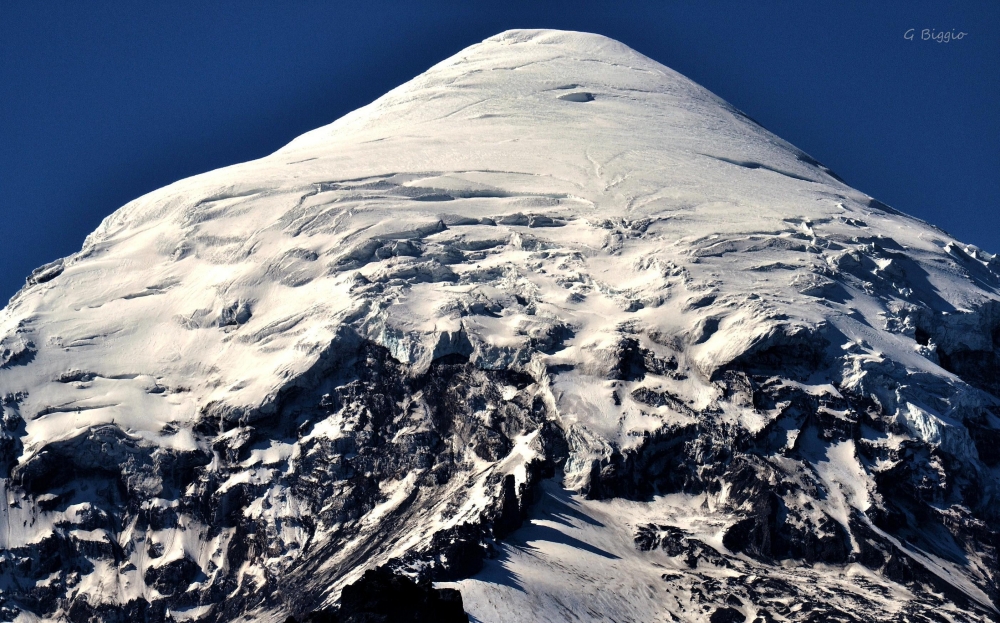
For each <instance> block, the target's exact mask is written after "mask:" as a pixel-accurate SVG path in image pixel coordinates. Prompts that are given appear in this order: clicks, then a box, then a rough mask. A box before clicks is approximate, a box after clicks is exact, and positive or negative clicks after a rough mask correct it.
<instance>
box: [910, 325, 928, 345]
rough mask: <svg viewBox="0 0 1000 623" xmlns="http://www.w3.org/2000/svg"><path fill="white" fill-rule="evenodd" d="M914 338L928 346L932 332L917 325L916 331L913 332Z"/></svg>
mask: <svg viewBox="0 0 1000 623" xmlns="http://www.w3.org/2000/svg"><path fill="white" fill-rule="evenodd" d="M913 339H915V340H917V344H920V345H922V346H927V345H928V344H929V343H930V341H931V334H930V333H928V332H927V331H924V330H923V329H921V328H919V327H917V330H916V332H914V334H913Z"/></svg>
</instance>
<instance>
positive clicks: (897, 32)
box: [0, 0, 1000, 304]
mask: <svg viewBox="0 0 1000 623" xmlns="http://www.w3.org/2000/svg"><path fill="white" fill-rule="evenodd" d="M373 4H374V3H371V2H365V3H361V2H358V3H352V2H346V1H343V0H341V1H338V2H325V1H324V2H318V1H317V2H311V1H306V0H286V1H282V2H270V3H265V2H255V1H253V0H238V1H236V0H233V1H227V0H213V1H212V2H206V1H205V0H198V1H187V0H171V1H170V2H160V3H154V2H125V1H121V2H117V3H112V2H102V1H100V0H88V1H87V2H64V1H60V2H50V1H48V0H3V1H2V2H0V231H2V236H0V300H6V299H7V298H8V297H10V296H11V295H13V294H14V292H15V291H16V290H17V289H18V288H19V287H20V286H21V285H22V284H23V283H24V278H25V277H26V276H27V274H28V273H29V272H30V271H31V270H32V269H33V268H35V267H37V266H39V265H41V264H43V263H46V262H49V261H52V260H54V259H56V258H58V257H62V256H65V255H69V254H70V253H73V252H75V251H77V250H78V249H79V248H80V245H81V244H82V242H83V239H84V237H85V236H86V235H87V234H88V233H89V232H90V231H91V230H93V229H94V228H95V227H96V226H97V225H98V224H99V223H100V221H101V219H102V218H104V217H105V216H107V215H108V214H110V213H111V212H113V211H114V210H115V209H117V208H118V207H119V206H121V205H123V204H124V203H126V202H128V201H129V200H131V199H133V198H135V197H137V196H139V195H142V194H144V193H146V192H148V191H151V190H154V189H155V188H158V187H160V186H163V185H165V184H168V183H170V182H173V181H175V180H178V179H181V178H183V177H187V176H189V175H193V174H196V173H201V172H204V171H208V170H211V169H214V168H217V167H220V166H224V165H228V164H233V163H236V162H241V161H244V160H249V159H252V158H257V157H260V156H263V155H266V154H268V153H270V152H272V151H274V150H275V149H277V148H279V147H280V146H282V145H283V144H285V143H287V142H288V141H289V140H291V139H292V138H294V137H295V136H297V135H299V134H301V133H303V132H305V131H307V130H310V129H312V128H315V127H318V126H320V125H324V124H326V123H329V122H331V121H333V120H334V119H336V118H338V117H340V116H341V115H343V114H345V113H347V112H349V111H351V110H353V109H355V108H357V107H359V106H362V105H364V104H366V103H368V102H370V101H371V100H373V99H375V98H376V97H378V96H379V95H381V94H382V93H384V92H385V91H387V90H389V89H390V88H392V87H394V86H397V85H399V84H401V83H403V82H405V81H406V80H408V79H410V78H412V77H413V76H415V75H417V74H419V73H421V72H422V71H424V70H425V69H427V68H428V67H429V66H431V65H432V64H434V63H436V62H438V61H440V60H442V59H444V58H446V57H448V56H450V55H452V54H454V53H455V52H457V51H459V50H460V49H462V48H463V47H465V46H467V45H470V44H472V43H475V42H477V41H481V40H482V39H485V38H486V37H489V36H491V35H493V34H496V33H497V32H500V31H502V30H506V29H508V28H561V29H569V30H583V31H590V32H596V33H600V34H603V35H607V36H609V37H612V38H615V39H618V40H620V41H622V42H624V43H625V44H627V45H629V46H631V47H633V48H635V49H636V50H638V51H639V52H642V53H643V54H645V55H647V56H649V57H652V58H653V59H655V60H657V61H659V62H661V63H663V64H665V65H668V66H670V67H672V68H673V69H676V70H677V71H679V72H681V73H683V74H685V75H687V76H688V77H690V78H692V79H693V80H695V81H697V82H699V83H700V84H702V85H704V86H705V87H707V88H709V89H711V90H712V91H714V92H715V93H717V94H718V95H720V96H721V97H723V98H725V99H726V100H728V101H729V102H731V103H732V104H734V105H735V106H737V107H738V108H740V109H741V110H743V111H744V112H746V113H747V114H748V115H750V116H751V117H753V118H754V119H756V120H757V121H758V122H760V123H761V124H762V125H764V126H765V127H766V128H768V129H769V130H771V131H773V132H775V133H776V134H778V135H779V136H781V137H782V138H784V139H786V140H788V141H789V142H791V143H793V144H794V145H796V146H798V147H799V148H801V149H803V150H805V151H806V152H808V153H809V154H811V155H812V156H813V157H814V158H816V159H817V160H819V161H821V162H823V163H824V164H826V165H827V166H829V167H830V168H832V169H833V170H834V171H835V172H836V173H838V174H839V175H840V176H841V177H843V178H844V179H845V180H846V181H847V182H848V183H849V184H851V185H852V186H855V187H857V188H859V189H860V190H862V191H864V192H866V193H868V194H870V195H872V196H874V197H876V198H878V199H879V200H881V201H883V202H885V203H888V204H889V205H892V206H893V207H896V208H898V209H900V210H903V211H905V212H908V213H910V214H913V215H915V216H918V217H920V218H923V219H925V220H928V221H930V222H932V223H934V224H936V225H938V226H940V227H941V228H943V229H945V230H946V231H949V232H950V233H952V234H953V235H955V236H957V237H959V238H960V239H962V240H964V241H967V242H971V243H974V244H977V245H979V246H980V247H982V248H983V249H985V250H987V251H991V252H1000V106H998V95H1000V2H997V1H996V0H977V1H972V0H969V1H965V2H961V1H955V0H937V1H934V2H928V1H924V0H905V1H890V0H878V1H874V0H864V1H855V2H852V1H847V0H838V1H827V0H809V1H804V0H794V1H762V2H746V1H745V0H741V1H735V0H734V1H731V2H720V1H713V0H701V1H698V2H695V1H688V2H668V1H665V0H660V1H659V2H635V3H627V2H610V1H607V2H592V3H588V2H585V1H583V0H577V1H576V2H561V1H546V0H534V1H532V2H503V3H497V2H491V3H486V2H480V3H476V2H471V1H468V0H466V1H464V2H430V1H423V2H393V3H382V4H378V5H373ZM909 29H914V30H913V31H912V34H913V35H914V36H913V38H912V39H907V38H906V36H905V35H906V33H907V31H908V30H909ZM924 29H927V30H928V31H934V32H935V33H936V32H947V33H949V34H950V33H952V32H954V33H955V34H958V33H962V32H964V33H967V34H966V35H964V36H963V37H962V38H961V39H959V40H953V41H950V42H940V43H938V42H936V41H934V40H922V37H921V35H922V31H923V30H924ZM928 34H929V35H930V34H934V33H931V32H928ZM0 304H2V303H0Z"/></svg>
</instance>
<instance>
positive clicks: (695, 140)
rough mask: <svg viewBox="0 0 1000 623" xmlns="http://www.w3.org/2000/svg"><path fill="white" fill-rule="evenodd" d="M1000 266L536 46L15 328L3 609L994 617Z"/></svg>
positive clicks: (188, 212) (193, 225)
mask: <svg viewBox="0 0 1000 623" xmlns="http://www.w3.org/2000/svg"><path fill="white" fill-rule="evenodd" d="M998 348H1000V258H998V257H996V256H994V255H992V254H989V253H986V252H984V251H982V250H980V249H978V248H976V247H974V246H970V245H965V244H962V243H961V242H959V241H957V240H955V239H953V238H952V237H951V236H950V235H948V234H947V233H946V232H944V231H942V230H941V229H938V228H937V227H934V226H933V225H930V224H928V223H925V222H923V221H921V220H919V219H916V218H913V217H910V216H907V215H906V214H904V213H902V212H899V211H897V210H895V209H893V208H891V207H889V206H887V205H885V204H883V203H881V202H879V201H877V200H876V199H873V198H872V197H869V196H868V195H866V194H864V193H862V192H860V191H858V190H855V189H853V188H851V187H850V186H848V185H847V184H846V183H844V181H842V180H841V179H840V178H839V177H837V176H836V174H834V173H833V172H832V171H830V170H829V169H827V168H826V167H824V166H823V165H822V164H820V163H819V162H817V161H816V160H814V159H813V158H811V157H810V156H809V155H807V154H805V153H804V152H802V151H801V150H799V149H797V148H795V147H794V146H792V145H790V144H789V143H787V142H785V141H783V140H782V139H780V138H778V137H777V136H775V135H773V134H771V133H770V132H768V131H767V130H765V129H764V128H762V127H761V126H760V125H758V124H757V123H756V122H754V121H753V120H752V119H750V118H749V117H747V116H746V115H745V114H743V113H742V112H740V111H739V110H737V109H736V108H734V107H733V106H731V105H729V104H728V103H726V102H725V101H723V100H721V99H720V98H718V97H717V96H715V95H713V94H712V93H710V92H709V91H707V90H706V89H704V88H702V87H701V86H699V85H697V84H695V83H693V82H692V81H690V80H688V79H687V78H685V77H683V76H681V75H679V74H678V73H676V72H674V71H672V70H670V69H669V68H667V67H665V66H663V65H661V64H659V63H657V62H656V61H653V60H651V59H649V58H647V57H645V56H643V55H641V54H639V53H638V52H635V51H633V50H631V49H630V48H628V47H627V46H625V45H623V44H621V43H618V42H616V41H613V40H611V39H608V38H605V37H602V36H599V35H593V34H586V33H575V32H561V31H552V30H514V31H507V32H504V33H501V34H499V35H497V36H495V37H491V38H489V39H487V40H485V41H483V42H482V43H479V44H476V45H473V46H471V47H469V48H467V49H465V50H463V51H461V52H459V53H458V54H456V55H455V56H453V57H451V58H449V59H447V60H444V61H442V62H441V63H439V64H437V65H435V66H434V67H432V68H430V69H429V70H427V71H426V72H425V73H423V74H421V75H420V76H418V77H416V78H414V79H413V80H411V81H410V82H407V83H406V84H404V85H402V86H400V87H398V88H396V89H393V90H392V91H390V92H388V93H387V94H385V95H384V96H383V97H381V98H379V99H378V100H376V101H374V102H372V103H371V104H369V105H367V106H364V107H362V108H360V109H358V110H356V111H354V112H352V113H350V114H348V115H346V116H345V117H343V118H341V119H338V120H337V121H335V122H333V123H331V124H330V125H328V126H325V127H322V128H319V129H317V130H314V131H312V132H309V133H307V134H304V135H302V136H300V137H299V138H297V139H295V140H293V141H292V142H291V143H289V144H288V145H286V146H285V147H283V148H282V149H280V150H278V151H277V152H275V153H273V154H271V155H269V156H267V157H265V158H261V159H259V160H255V161H251V162H247V163H243V164H238V165H234V166H231V167H227V168H223V169H219V170H216V171H212V172H209V173H205V174H202V175H198V176H195V177H192V178H189V179H185V180H181V181H179V182H176V183H174V184H171V185H169V186H166V187H164V188H162V189H159V190H157V191H154V192H152V193H150V194H148V195H145V196H143V197H140V198H138V199H136V200H134V201H132V202H131V203H129V204H127V205H125V206H124V207H122V208H121V209H119V210H118V211H116V212H114V213H113V214H111V215H110V216H108V217H107V218H106V219H105V220H104V221H103V222H102V223H101V225H100V227H98V229H97V230H96V231H94V232H93V233H92V234H90V235H89V236H88V237H87V239H86V241H85V242H84V244H83V248H82V249H81V250H80V252H78V253H76V254H74V255H72V256H69V257H67V258H64V259H61V260H58V261H56V262H53V263H51V264H48V265H46V266H43V267H41V268H39V269H37V270H36V271H34V272H33V273H32V274H31V276H29V278H28V280H27V283H26V285H25V287H24V288H23V289H22V290H21V291H20V292H18V293H17V294H16V295H15V296H14V297H13V298H12V299H11V301H10V303H9V304H8V305H7V307H6V308H5V309H4V310H3V311H2V312H0V401H2V408H3V417H2V420H0V489H2V491H0V620H15V621H19V622H29V621H30V622H34V621H74V622H77V621H136V620H142V621H150V622H152V621H206V622H208V621H285V620H286V617H288V616H293V617H299V619H300V620H302V619H303V617H308V616H310V615H309V613H311V612H314V611H322V609H324V608H331V607H335V605H336V604H337V603H338V599H339V598H340V595H341V591H342V590H343V589H344V588H345V587H347V586H351V585H352V584H353V583H355V582H357V581H358V580H359V579H360V578H362V576H363V574H364V573H365V571H368V570H371V569H376V568H379V569H388V570H391V571H392V572H393V573H395V574H398V575H402V576H405V577H409V578H413V579H417V580H420V581H421V582H424V583H426V582H433V583H434V586H437V587H440V588H449V589H458V591H459V592H460V594H461V596H462V603H463V607H464V608H465V610H466V611H467V612H468V613H469V615H470V616H471V620H474V621H479V622H481V623H487V622H488V623H493V622H501V621H514V620H516V621H524V622H543V621H566V620H579V621H606V620H615V621H620V622H625V621H629V622H632V621H634V622H649V621H685V622H700V621H711V622H712V623H726V622H736V621H754V622H761V623H766V622H770V621H900V622H902V621H934V622H945V621H946V622H958V621H987V620H991V621H996V620H1000V612H998V610H997V604H998V603H1000V602H998V599H1000V593H998V586H997V577H998V576H997V574H998V571H997V569H998V559H997V551H996V544H997V540H998V530H1000V510H998V509H1000V506H998V505H997V494H998V483H1000V480H998V475H1000V474H998V465H1000V380H998V379H1000V377H998V376H997V369H998V362H1000V356H998V353H1000V350H998Z"/></svg>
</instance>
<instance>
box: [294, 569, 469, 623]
mask: <svg viewBox="0 0 1000 623" xmlns="http://www.w3.org/2000/svg"><path fill="white" fill-rule="evenodd" d="M285 623H469V615H467V614H466V613H465V610H464V609H463V608H462V595H461V593H459V592H458V591H457V590H455V589H450V588H443V589H436V588H434V587H432V586H431V584H430V582H427V581H425V582H421V583H417V582H414V581H413V580H411V579H410V578H407V577H405V576H402V575H397V574H394V573H392V572H391V571H389V570H388V569H385V568H381V567H380V568H378V569H370V570H368V571H366V572H365V574H364V576H362V578H361V579H360V580H358V581H357V582H355V583H354V584H350V585H348V586H346V587H344V590H343V592H342V593H341V596H340V606H339V608H335V609H332V610H321V611H317V612H312V613H309V614H305V615H302V616H300V617H298V618H296V617H288V619H287V620H286V621H285Z"/></svg>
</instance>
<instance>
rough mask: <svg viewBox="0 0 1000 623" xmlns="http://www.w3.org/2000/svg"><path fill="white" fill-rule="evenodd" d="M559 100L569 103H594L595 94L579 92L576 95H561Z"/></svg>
mask: <svg viewBox="0 0 1000 623" xmlns="http://www.w3.org/2000/svg"><path fill="white" fill-rule="evenodd" d="M559 99H561V100H564V101H567V102H592V101H594V94H593V93H586V92H581V91H578V92H576V93H567V94H566V95H560V96H559Z"/></svg>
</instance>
